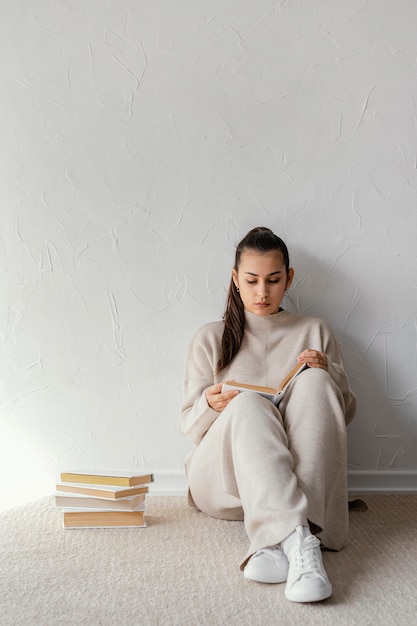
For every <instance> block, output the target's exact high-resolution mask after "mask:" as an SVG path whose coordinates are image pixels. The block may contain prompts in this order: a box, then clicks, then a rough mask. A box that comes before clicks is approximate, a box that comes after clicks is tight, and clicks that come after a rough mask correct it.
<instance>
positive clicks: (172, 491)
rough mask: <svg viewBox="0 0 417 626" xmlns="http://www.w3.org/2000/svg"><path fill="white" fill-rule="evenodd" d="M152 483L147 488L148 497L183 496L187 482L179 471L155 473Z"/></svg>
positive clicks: (185, 492)
mask: <svg viewBox="0 0 417 626" xmlns="http://www.w3.org/2000/svg"><path fill="white" fill-rule="evenodd" d="M153 475H154V482H153V483H152V484H151V485H150V486H149V495H150V496H185V495H187V482H186V480H185V474H184V472H183V471H181V470H165V471H155V472H154V473H153Z"/></svg>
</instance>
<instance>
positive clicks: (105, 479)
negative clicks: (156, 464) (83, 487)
mask: <svg viewBox="0 0 417 626" xmlns="http://www.w3.org/2000/svg"><path fill="white" fill-rule="evenodd" d="M61 482H63V483H86V484H88V485H114V486H116V487H134V486H135V485H145V484H146V483H151V482H153V474H133V473H132V472H123V471H122V472H110V471H108V470H95V471H89V470H73V471H67V472H61Z"/></svg>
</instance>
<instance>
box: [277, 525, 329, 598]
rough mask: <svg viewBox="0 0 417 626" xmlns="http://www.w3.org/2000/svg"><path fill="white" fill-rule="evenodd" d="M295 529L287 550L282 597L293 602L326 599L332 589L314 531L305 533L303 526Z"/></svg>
mask: <svg viewBox="0 0 417 626" xmlns="http://www.w3.org/2000/svg"><path fill="white" fill-rule="evenodd" d="M295 533H296V534H295V538H294V540H293V541H292V542H290V545H289V548H288V552H287V556H288V560H289V564H290V565H289V570H288V577H287V584H286V586H285V597H286V598H287V600H291V601H292V602H318V601H320V600H325V599H326V598H329V597H330V596H331V595H332V592H333V589H332V585H331V583H330V581H329V578H328V576H327V573H326V570H325V569H324V566H323V560H322V555H321V550H320V541H319V540H318V539H317V537H314V535H308V536H306V534H307V533H305V532H304V530H303V527H302V526H298V527H297V528H296V530H295ZM291 539H292V537H291Z"/></svg>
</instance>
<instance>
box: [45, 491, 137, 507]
mask: <svg viewBox="0 0 417 626" xmlns="http://www.w3.org/2000/svg"><path fill="white" fill-rule="evenodd" d="M145 498H146V494H141V495H138V496H127V497H124V498H119V499H118V500H110V499H109V498H95V497H93V496H84V495H81V494H79V495H73V494H70V493H69V494H64V493H61V494H60V493H56V494H55V505H56V506H57V507H58V508H60V509H62V508H69V509H102V510H108V511H134V510H135V509H137V508H138V507H139V506H141V505H142V504H143V502H144V501H145Z"/></svg>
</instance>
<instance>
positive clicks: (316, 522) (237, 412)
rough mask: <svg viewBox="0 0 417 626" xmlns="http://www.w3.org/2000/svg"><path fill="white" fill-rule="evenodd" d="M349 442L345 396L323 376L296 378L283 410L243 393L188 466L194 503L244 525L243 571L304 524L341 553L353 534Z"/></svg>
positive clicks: (321, 373) (322, 373)
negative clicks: (259, 553) (350, 531)
mask: <svg viewBox="0 0 417 626" xmlns="http://www.w3.org/2000/svg"><path fill="white" fill-rule="evenodd" d="M346 438H347V437H346V424H345V417H344V407H343V398H342V394H341V393H340V390H339V388H338V387H337V386H336V385H335V383H334V382H333V380H332V378H331V377H330V375H329V374H328V373H327V372H325V371H324V370H321V369H308V370H306V371H305V372H303V373H302V374H301V375H300V376H298V377H297V378H296V379H294V381H293V382H292V383H291V386H290V387H289V388H288V390H287V392H286V395H285V396H284V399H283V400H282V401H281V404H280V406H279V410H278V409H277V408H276V407H275V406H274V405H273V404H272V403H271V402H270V401H269V400H266V399H265V398H262V397H261V396H259V395H258V394H255V393H246V392H245V393H240V394H239V395H238V396H236V398H234V399H233V400H232V401H231V402H230V403H229V405H228V406H227V407H226V409H224V411H223V412H222V413H220V414H219V417H218V418H217V419H216V421H215V422H214V423H213V424H212V426H211V427H210V429H209V431H208V432H207V433H206V435H205V436H204V438H203V439H202V441H201V442H200V444H199V445H198V446H197V447H196V448H195V450H194V451H193V453H192V455H191V456H190V457H189V459H188V461H187V464H186V471H187V478H188V484H189V490H190V495H191V500H192V501H193V502H194V504H195V505H196V506H197V508H199V509H200V510H201V511H203V512H205V513H206V514H208V515H211V516H213V517H217V518H221V519H228V520H242V519H243V520H244V523H245V528H246V532H247V534H248V537H249V540H250V545H249V549H248V552H247V554H246V556H245V558H244V560H243V561H242V563H241V567H243V566H244V564H245V563H246V561H247V559H248V558H249V557H250V555H251V554H253V553H254V552H255V551H256V550H259V549H261V548H265V547H266V546H271V545H275V544H278V543H280V542H281V541H282V540H283V539H285V537H287V536H288V535H289V534H290V533H291V532H292V531H293V530H294V529H295V528H296V527H297V526H298V525H299V524H307V523H310V527H311V529H312V532H315V534H317V535H318V536H319V537H320V539H321V541H322V543H323V544H324V545H325V546H326V547H328V548H330V549H334V550H339V549H340V548H341V547H342V546H343V545H344V544H345V542H346V539H347V533H348V500H347V461H346Z"/></svg>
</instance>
